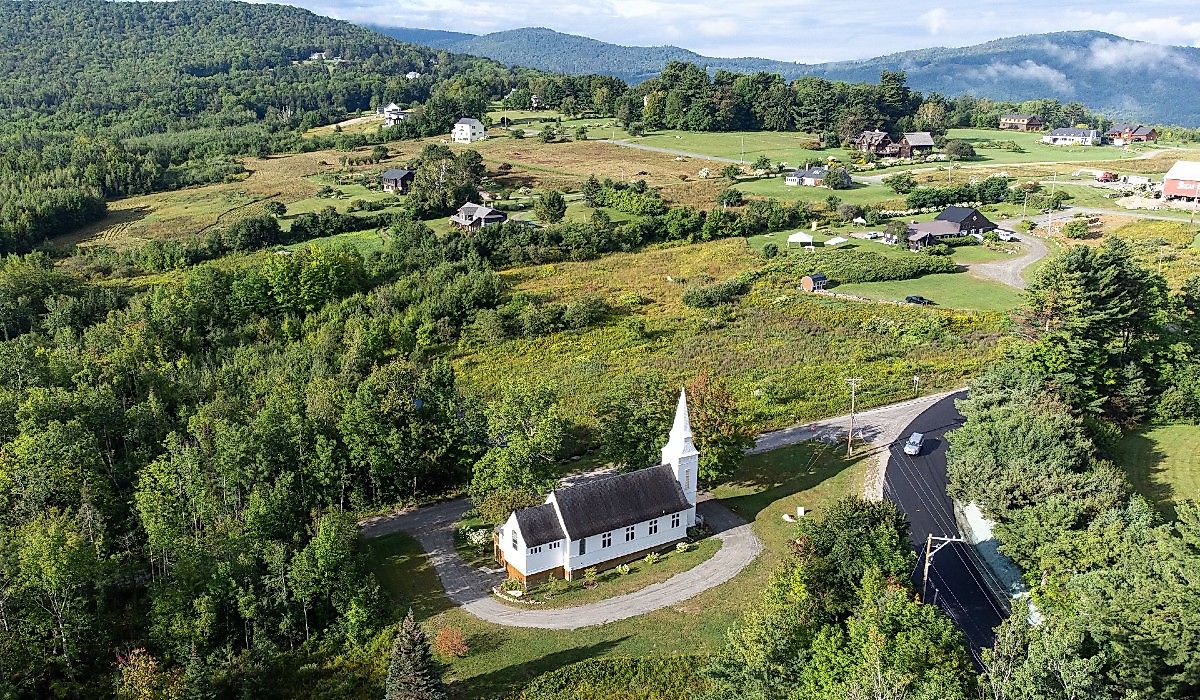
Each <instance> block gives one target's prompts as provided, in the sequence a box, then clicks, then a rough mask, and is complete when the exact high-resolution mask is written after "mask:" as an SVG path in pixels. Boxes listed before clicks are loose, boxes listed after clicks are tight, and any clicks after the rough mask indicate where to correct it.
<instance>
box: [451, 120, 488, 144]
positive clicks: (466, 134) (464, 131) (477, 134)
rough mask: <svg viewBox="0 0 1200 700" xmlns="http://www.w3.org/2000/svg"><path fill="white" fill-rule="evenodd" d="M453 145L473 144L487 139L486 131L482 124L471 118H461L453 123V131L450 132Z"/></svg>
mask: <svg viewBox="0 0 1200 700" xmlns="http://www.w3.org/2000/svg"><path fill="white" fill-rule="evenodd" d="M450 136H451V138H453V139H454V143H475V142H476V141H482V140H483V139H486V138H487V130H486V129H484V128H483V122H481V121H479V120H478V119H472V118H471V117H463V118H462V119H459V120H458V121H456V122H454V130H453V131H451V132H450Z"/></svg>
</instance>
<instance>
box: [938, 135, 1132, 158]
mask: <svg viewBox="0 0 1200 700" xmlns="http://www.w3.org/2000/svg"><path fill="white" fill-rule="evenodd" d="M1042 136H1044V133H1038V132H1033V133H1024V132H1020V131H1000V130H999V129H951V130H950V132H949V133H948V134H947V135H946V137H947V138H951V139H963V140H965V141H971V142H980V141H989V140H990V141H997V142H999V141H1015V142H1016V143H1017V145H1018V146H1020V147H1021V148H1022V151H1020V152H1017V151H1009V150H1004V149H1000V148H979V147H976V149H975V153H976V155H978V156H979V160H976V161H971V162H972V163H978V162H991V163H998V164H999V163H1039V162H1079V161H1088V160H1117V159H1121V158H1134V157H1136V156H1137V155H1138V152H1139V151H1141V150H1148V149H1145V148H1141V147H1139V148H1136V149H1131V150H1129V151H1126V150H1125V149H1122V148H1117V147H1116V146H1051V145H1049V144H1044V143H1042Z"/></svg>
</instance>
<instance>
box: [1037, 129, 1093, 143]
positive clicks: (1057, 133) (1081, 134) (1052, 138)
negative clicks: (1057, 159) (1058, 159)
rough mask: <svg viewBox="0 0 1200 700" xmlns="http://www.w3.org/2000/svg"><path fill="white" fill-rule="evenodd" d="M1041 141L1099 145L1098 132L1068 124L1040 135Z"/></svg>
mask: <svg viewBox="0 0 1200 700" xmlns="http://www.w3.org/2000/svg"><path fill="white" fill-rule="evenodd" d="M1042 143H1048V144H1050V145H1052V146H1099V145H1100V132H1099V131H1096V130H1095V129H1079V128H1076V127H1073V126H1068V127H1063V128H1061V129H1055V130H1054V131H1051V132H1050V133H1048V134H1046V135H1045V136H1043V137H1042Z"/></svg>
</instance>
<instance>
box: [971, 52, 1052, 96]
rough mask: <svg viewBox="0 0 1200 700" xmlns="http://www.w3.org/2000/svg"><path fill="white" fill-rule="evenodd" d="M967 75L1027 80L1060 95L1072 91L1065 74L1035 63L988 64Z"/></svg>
mask: <svg viewBox="0 0 1200 700" xmlns="http://www.w3.org/2000/svg"><path fill="white" fill-rule="evenodd" d="M967 72H968V74H970V75H972V76H974V77H976V78H983V79H987V80H996V81H1007V80H1027V81H1034V82H1039V83H1044V84H1046V85H1049V86H1050V87H1052V88H1054V89H1055V90H1058V91H1059V93H1060V94H1070V93H1071V92H1073V91H1074V87H1073V86H1072V85H1071V81H1070V80H1069V79H1068V78H1067V74H1066V73H1064V72H1062V71H1060V70H1058V69H1057V68H1054V67H1052V66H1047V65H1045V64H1042V63H1037V62H1036V61H1029V60H1026V61H1021V62H1020V63H1001V62H999V61H996V62H993V63H990V64H988V65H986V66H984V67H982V68H973V69H971V70H970V71H967Z"/></svg>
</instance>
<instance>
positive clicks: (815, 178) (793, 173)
mask: <svg viewBox="0 0 1200 700" xmlns="http://www.w3.org/2000/svg"><path fill="white" fill-rule="evenodd" d="M827 175H829V168H826V167H825V166H823V165H818V166H815V167H812V168H804V169H799V168H797V169H796V170H789V171H788V172H786V173H784V176H783V184H785V185H788V186H789V187H800V186H804V187H823V186H824V185H825V176H827Z"/></svg>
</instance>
